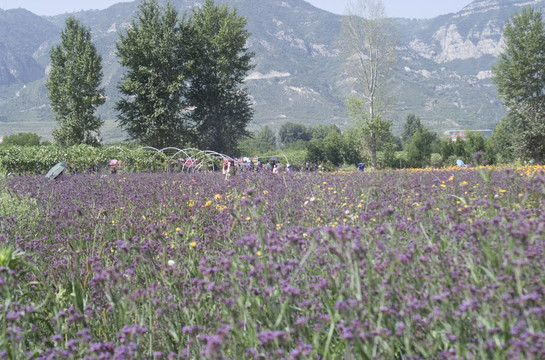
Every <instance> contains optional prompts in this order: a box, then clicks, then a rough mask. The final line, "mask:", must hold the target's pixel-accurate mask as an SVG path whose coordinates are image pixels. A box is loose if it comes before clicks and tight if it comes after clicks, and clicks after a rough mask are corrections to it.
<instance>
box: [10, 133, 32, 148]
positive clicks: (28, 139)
mask: <svg viewBox="0 0 545 360" xmlns="http://www.w3.org/2000/svg"><path fill="white" fill-rule="evenodd" d="M1 144H2V145H6V146H9V145H17V146H38V145H40V136H39V135H38V134H36V133H19V134H13V135H8V136H6V137H4V138H3V139H2V142H1Z"/></svg>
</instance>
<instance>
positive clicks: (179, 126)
mask: <svg viewBox="0 0 545 360" xmlns="http://www.w3.org/2000/svg"><path fill="white" fill-rule="evenodd" d="M245 26H246V18H244V17H241V16H238V15H237V13H236V11H234V10H233V11H231V10H229V8H228V7H227V6H226V5H223V6H217V5H215V4H214V1H212V0H207V1H206V2H205V3H204V4H203V6H202V7H195V8H194V10H193V12H192V14H191V15H190V16H189V17H185V16H184V17H183V18H179V17H178V13H177V11H176V9H175V7H174V6H173V5H171V4H170V3H167V5H166V7H165V8H161V7H160V6H159V5H158V3H157V1H156V0H145V1H143V2H142V3H141V4H140V5H139V12H138V14H137V19H135V20H133V21H132V22H131V26H130V27H129V28H128V30H127V32H126V34H124V35H121V36H120V40H119V42H118V43H117V52H118V55H119V58H120V62H121V64H122V65H123V66H125V67H126V68H127V73H126V74H125V76H124V78H123V80H122V82H121V83H120V85H119V88H120V90H121V93H122V94H123V95H124V97H123V98H122V99H121V100H120V101H119V102H118V103H117V110H118V111H119V112H120V115H119V123H120V125H121V126H122V127H123V128H125V129H126V130H127V132H128V133H129V135H130V136H131V137H132V138H133V139H136V140H138V141H139V142H141V143H142V144H146V145H150V146H154V147H168V146H197V147H200V148H203V149H210V150H215V151H219V152H225V153H235V152H236V151H237V143H238V141H239V140H240V139H241V138H244V137H247V136H249V133H248V131H247V130H246V126H247V124H248V123H249V122H250V120H251V119H252V116H253V109H252V108H251V106H250V105H251V103H250V98H249V95H248V93H247V91H246V90H245V89H244V88H243V87H242V83H243V80H244V78H245V77H246V73H247V71H249V70H250V69H251V68H252V67H253V65H251V63H250V62H251V59H252V56H253V54H252V53H250V52H248V51H247V49H246V43H247V39H248V37H249V33H248V32H247V31H246V30H245Z"/></svg>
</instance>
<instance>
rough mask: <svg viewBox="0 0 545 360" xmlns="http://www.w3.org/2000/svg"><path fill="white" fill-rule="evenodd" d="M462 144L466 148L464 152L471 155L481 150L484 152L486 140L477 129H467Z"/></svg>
mask: <svg viewBox="0 0 545 360" xmlns="http://www.w3.org/2000/svg"><path fill="white" fill-rule="evenodd" d="M464 145H465V148H466V154H470V155H471V156H473V155H474V154H476V153H478V152H482V153H483V154H484V152H485V151H486V141H485V139H484V135H483V133H481V132H479V131H468V132H467V134H466V140H465V141H464ZM482 160H484V159H482Z"/></svg>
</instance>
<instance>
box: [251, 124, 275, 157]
mask: <svg viewBox="0 0 545 360" xmlns="http://www.w3.org/2000/svg"><path fill="white" fill-rule="evenodd" d="M255 141H256V143H257V145H258V146H259V148H260V149H261V151H263V152H267V151H271V150H274V149H276V135H275V134H274V132H273V131H272V130H271V128H270V127H268V126H265V127H264V128H263V129H261V131H260V132H258V133H257V135H256V137H255Z"/></svg>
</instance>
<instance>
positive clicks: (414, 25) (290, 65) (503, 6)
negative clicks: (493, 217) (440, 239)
mask: <svg viewBox="0 0 545 360" xmlns="http://www.w3.org/2000/svg"><path fill="white" fill-rule="evenodd" d="M161 3H162V4H164V1H163V2H161ZM171 3H173V4H174V5H175V6H176V7H177V8H178V10H180V12H181V13H182V12H184V11H189V10H190V9H191V8H192V7H193V6H197V5H196V4H199V3H202V1H200V0H194V1H193V0H175V1H171ZM218 3H220V4H223V3H226V4H228V5H229V6H230V7H231V8H235V9H236V10H237V13H238V14H240V15H243V16H246V17H247V18H248V25H247V28H248V30H249V31H250V33H251V34H252V36H251V37H250V39H249V43H248V45H249V48H250V50H251V51H254V52H255V53H256V57H255V59H254V61H255V64H256V67H255V69H254V70H253V71H252V72H251V73H249V74H248V77H247V79H246V87H247V88H248V91H249V93H250V95H251V96H252V99H253V106H254V108H255V116H254V120H253V121H252V123H251V124H250V130H254V131H256V130H258V129H260V128H261V127H262V126H265V125H267V126H270V127H271V128H273V129H278V128H279V127H280V126H281V124H283V123H284V122H287V121H290V122H298V123H303V124H306V125H314V124H323V125H328V124H332V123H334V124H337V125H339V126H340V127H341V128H344V127H346V126H348V125H349V124H350V120H349V118H348V116H347V114H346V109H345V107H344V99H345V97H346V94H348V93H349V92H350V91H351V87H350V82H349V81H348V80H349V79H348V78H347V76H346V74H345V72H344V69H343V59H342V55H341V51H340V48H339V46H338V39H339V36H340V32H341V18H342V17H341V16H340V15H335V14H332V13H329V12H327V11H325V10H320V9H317V8H316V7H314V6H313V5H311V4H309V3H307V2H305V1H303V0H288V1H286V0H267V1H256V0H222V1H218ZM528 4H531V5H533V6H535V7H537V8H543V7H545V0H536V1H517V0H476V1H474V2H472V3H471V4H469V5H467V6H466V7H464V8H463V9H462V10H461V11H459V12H457V13H454V14H448V15H441V16H439V17H436V18H432V19H427V20H422V19H403V18H396V19H392V20H393V21H394V23H395V25H396V26H397V28H398V29H399V42H398V54H399V61H398V63H397V67H396V76H395V78H396V80H395V82H394V83H393V84H392V85H391V88H390V90H391V92H392V93H394V94H395V95H396V101H395V104H394V106H393V107H394V111H392V112H391V113H389V114H386V117H387V118H389V119H391V120H392V121H393V130H394V132H396V133H400V132H401V129H402V126H403V124H404V122H405V119H406V116H407V115H408V114H411V113H412V114H415V115H417V116H419V117H420V118H421V119H422V122H423V123H424V124H426V125H427V126H429V127H430V128H432V129H433V130H435V131H438V132H443V131H444V130H449V129H483V128H493V126H494V125H495V124H496V123H498V122H499V121H500V120H501V118H502V117H503V116H505V114H506V111H505V108H504V107H503V106H502V104H501V102H500V101H499V99H498V98H497V94H496V90H495V86H494V84H493V82H492V80H491V77H492V72H491V67H492V66H493V65H494V64H495V63H496V61H497V57H498V55H499V53H500V52H501V49H502V46H503V39H502V34H501V32H502V29H503V26H504V24H505V22H506V21H507V20H508V19H509V17H510V16H511V15H512V14H513V13H514V12H515V11H518V10H519V9H520V8H521V7H522V6H526V5H528ZM136 9H137V2H136V1H134V2H123V3H118V4H115V5H113V6H111V7H109V8H108V9H105V10H89V11H80V12H77V13H73V14H63V15H57V16H53V17H39V16H37V15H34V14H32V13H30V12H28V11H26V10H23V12H22V11H20V10H18V11H17V12H16V13H10V12H12V11H14V10H7V11H6V10H0V136H2V135H7V134H10V133H17V132H22V131H32V130H29V129H34V131H32V132H37V133H38V134H39V135H40V136H42V137H44V138H50V133H51V130H52V128H53V127H54V126H55V123H54V122H53V121H52V120H51V118H52V113H51V111H50V110H49V108H48V99H47V92H46V90H45V86H44V83H45V76H46V69H47V66H48V64H49V49H50V48H51V47H52V46H54V45H55V44H57V43H58V42H59V41H60V40H59V34H60V30H61V29H62V27H63V26H64V19H65V17H66V16H68V15H72V16H74V17H76V18H78V19H79V20H81V21H82V23H83V24H84V25H85V26H88V27H90V28H91V33H92V37H93V42H94V43H95V46H96V47H97V50H98V51H99V53H100V54H101V55H102V58H103V72H104V81H103V82H104V85H105V87H106V91H107V96H108V101H107V104H106V105H105V106H103V107H101V108H100V111H99V114H100V115H101V117H102V118H103V119H105V120H106V127H105V128H103V130H102V133H103V137H104V138H105V140H110V141H114V140H119V139H122V138H123V136H124V134H123V132H122V131H121V130H119V129H117V128H116V125H115V115H116V114H115V112H114V110H113V104H114V103H115V101H116V100H117V99H118V97H119V94H118V93H117V89H116V86H117V83H118V82H119V80H120V79H121V76H122V69H121V67H120V66H119V65H118V63H117V58H116V57H115V41H117V40H118V33H119V32H120V31H123V29H124V28H125V27H126V26H127V25H128V24H129V22H130V20H131V19H132V17H133V16H134V14H135V11H136ZM16 16H17V17H19V19H18V24H20V25H13V18H14V17H16ZM25 16H26V17H27V18H26V19H21V18H20V17H25ZM8 18H10V19H11V20H10V21H12V22H6V23H9V24H11V25H10V29H11V31H10V32H8V34H7V35H6V33H4V32H3V31H2V29H3V28H5V27H4V26H3V25H2V24H4V23H3V22H2V21H3V19H8ZM38 19H39V20H38ZM5 21H8V20H5ZM29 23H32V26H33V27H30V24H29ZM36 26H38V28H36ZM30 29H32V30H30ZM40 29H43V30H40ZM17 31H19V32H20V33H22V34H23V33H24V34H26V36H27V37H30V38H31V39H30V38H29V39H27V40H26V41H25V44H26V45H25V47H23V46H19V47H15V46H14V45H13V44H18V43H21V41H17V40H16V39H17V36H12V39H11V40H10V41H7V40H5V38H7V37H8V35H9V34H12V35H13V34H14V33H17ZM29 31H32V32H33V33H35V35H36V36H35V37H34V36H29V35H28V33H29ZM38 35H39V36H38ZM13 39H15V40H13ZM20 45H22V44H20ZM3 47H4V48H5V49H6V51H5V52H4V51H3V50H2V49H3ZM7 54H12V55H9V56H11V57H9V56H8V55H7ZM25 59H26V61H27V62H25ZM29 59H32V61H31V62H30V60H29ZM8 60H9V61H8ZM8 63H9V64H10V65H9V66H8V65H4V66H3V65H2V64H8ZM25 64H27V66H30V64H31V65H32V66H34V71H35V72H34V73H32V72H31V71H28V72H27V71H26V70H24V69H26V68H25V67H24V65H25ZM16 66H19V68H20V69H21V70H18V71H16V73H17V74H20V73H24V74H26V76H27V77H24V76H22V75H21V76H18V77H14V76H13V71H11V72H10V71H9V70H6V69H14V68H16ZM38 70H40V71H42V73H41V74H42V77H41V78H36V77H38V76H37V75H36V71H38ZM9 74H12V76H11V77H9ZM2 79H4V80H2ZM2 81H4V82H6V83H5V84H4V83H2ZM8 82H9V83H8Z"/></svg>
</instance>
